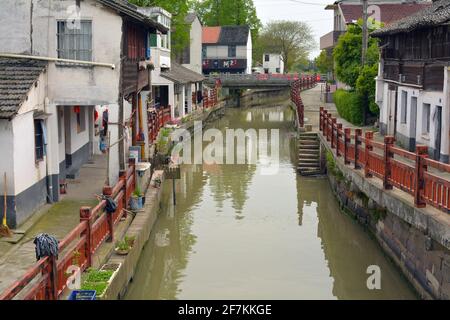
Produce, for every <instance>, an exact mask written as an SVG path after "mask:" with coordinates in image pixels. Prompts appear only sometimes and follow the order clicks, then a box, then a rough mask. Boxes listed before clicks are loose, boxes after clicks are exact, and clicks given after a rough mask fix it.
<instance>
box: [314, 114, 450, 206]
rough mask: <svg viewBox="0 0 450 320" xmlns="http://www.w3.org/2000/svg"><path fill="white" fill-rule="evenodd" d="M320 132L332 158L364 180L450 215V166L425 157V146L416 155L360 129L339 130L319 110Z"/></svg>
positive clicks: (331, 118)
mask: <svg viewBox="0 0 450 320" xmlns="http://www.w3.org/2000/svg"><path fill="white" fill-rule="evenodd" d="M320 131H321V132H322V135H323V137H324V138H326V140H327V142H329V143H330V146H331V148H332V149H336V155H337V156H338V157H343V158H344V162H345V164H347V165H352V164H353V165H354V168H355V169H363V170H364V174H365V177H366V178H371V177H376V178H379V179H381V180H383V187H384V188H385V189H387V190H389V189H392V188H393V187H396V188H398V189H400V190H402V191H404V192H407V193H408V194H410V195H412V196H413V197H414V205H415V206H416V207H419V208H423V207H425V206H426V205H427V204H428V205H431V206H433V207H435V208H437V209H440V210H442V211H444V212H446V213H449V212H450V175H449V174H450V165H449V164H446V163H442V162H439V161H435V160H431V159H429V158H428V147H426V146H417V147H416V153H413V152H409V151H406V150H403V149H401V148H398V147H395V146H394V142H395V139H394V137H390V136H386V137H384V142H377V141H375V140H374V139H373V132H366V133H365V135H364V137H363V136H362V130H361V129H355V130H354V134H352V130H351V129H348V128H346V129H343V128H342V125H341V124H338V123H337V119H336V118H333V117H332V115H331V114H330V113H328V111H327V110H325V109H324V108H323V107H321V108H320Z"/></svg>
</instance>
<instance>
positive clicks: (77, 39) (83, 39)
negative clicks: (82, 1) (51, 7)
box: [57, 21, 92, 61]
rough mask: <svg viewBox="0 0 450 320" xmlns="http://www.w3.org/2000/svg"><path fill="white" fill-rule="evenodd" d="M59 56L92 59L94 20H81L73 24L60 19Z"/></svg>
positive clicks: (84, 59) (62, 57)
mask: <svg viewBox="0 0 450 320" xmlns="http://www.w3.org/2000/svg"><path fill="white" fill-rule="evenodd" d="M57 37H58V58H61V59H73V60H83V61H91V60H92V22H91V21H80V23H79V25H77V24H75V25H72V24H70V23H67V22H66V21H58V34H57Z"/></svg>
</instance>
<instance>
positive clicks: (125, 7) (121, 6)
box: [97, 0, 169, 32]
mask: <svg viewBox="0 0 450 320" xmlns="http://www.w3.org/2000/svg"><path fill="white" fill-rule="evenodd" d="M97 1H98V2H100V3H101V4H103V5H105V6H107V7H110V8H111V9H114V10H117V11H118V12H119V13H121V14H123V15H126V16H128V17H131V18H133V19H135V20H137V21H139V22H141V23H144V24H146V25H149V26H151V27H154V28H156V29H158V30H160V31H161V32H167V31H169V30H168V29H167V27H165V26H163V25H162V24H160V23H159V22H157V21H155V20H153V19H151V18H150V17H149V16H147V15H146V14H144V13H142V12H140V11H142V9H145V8H141V7H138V6H136V5H134V4H131V3H129V2H128V1H127V0H97Z"/></svg>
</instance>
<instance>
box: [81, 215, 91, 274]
mask: <svg viewBox="0 0 450 320" xmlns="http://www.w3.org/2000/svg"><path fill="white" fill-rule="evenodd" d="M91 215H92V211H91V208H89V207H81V209H80V222H83V221H86V230H85V231H84V232H82V233H81V236H86V244H85V246H84V251H85V257H86V261H87V267H88V268H89V267H90V266H92V219H91Z"/></svg>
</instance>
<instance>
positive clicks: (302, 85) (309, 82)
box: [291, 76, 317, 127]
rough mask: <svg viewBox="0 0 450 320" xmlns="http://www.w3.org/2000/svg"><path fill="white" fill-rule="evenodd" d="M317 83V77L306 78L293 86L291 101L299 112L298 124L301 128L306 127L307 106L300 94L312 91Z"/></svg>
mask: <svg viewBox="0 0 450 320" xmlns="http://www.w3.org/2000/svg"><path fill="white" fill-rule="evenodd" d="M316 82H317V77H316V76H304V77H302V78H301V79H298V80H295V81H294V82H293V84H292V86H291V101H292V102H293V103H294V105H295V107H296V110H297V123H298V125H299V127H304V125H305V106H304V105H303V101H302V97H301V96H300V92H302V91H303V90H306V89H311V88H312V87H314V86H315V85H316Z"/></svg>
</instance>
